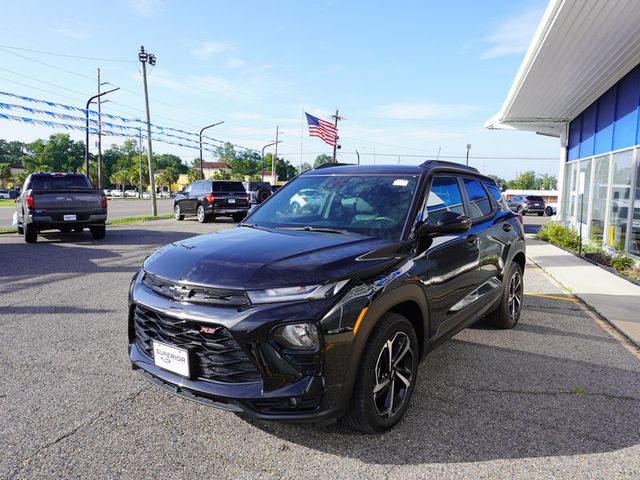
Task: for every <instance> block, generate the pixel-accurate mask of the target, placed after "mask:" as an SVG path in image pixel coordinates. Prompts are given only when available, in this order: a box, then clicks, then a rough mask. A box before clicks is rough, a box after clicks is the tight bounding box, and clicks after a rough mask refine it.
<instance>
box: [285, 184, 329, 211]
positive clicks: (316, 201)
mask: <svg viewBox="0 0 640 480" xmlns="http://www.w3.org/2000/svg"><path fill="white" fill-rule="evenodd" d="M322 202H323V195H322V193H321V192H318V191H317V190H314V189H312V188H305V189H302V190H300V191H299V192H297V193H296V194H295V195H293V196H292V197H291V200H290V201H289V204H290V207H291V210H292V211H294V212H302V211H306V212H313V211H317V210H318V209H319V208H320V205H321V204H322Z"/></svg>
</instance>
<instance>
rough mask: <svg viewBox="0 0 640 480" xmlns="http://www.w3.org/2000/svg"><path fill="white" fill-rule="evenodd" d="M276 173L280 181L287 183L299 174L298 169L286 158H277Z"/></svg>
mask: <svg viewBox="0 0 640 480" xmlns="http://www.w3.org/2000/svg"><path fill="white" fill-rule="evenodd" d="M276 173H277V174H278V179H279V180H284V181H285V182H287V181H289V180H291V179H292V178H293V177H295V176H296V175H297V174H298V169H297V168H296V167H294V166H293V165H291V163H289V161H287V160H285V159H284V158H276Z"/></svg>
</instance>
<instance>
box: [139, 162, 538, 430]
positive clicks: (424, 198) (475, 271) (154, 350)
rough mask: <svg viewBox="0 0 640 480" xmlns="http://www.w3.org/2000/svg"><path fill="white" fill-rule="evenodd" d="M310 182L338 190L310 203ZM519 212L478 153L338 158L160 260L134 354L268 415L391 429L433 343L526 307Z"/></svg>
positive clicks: (181, 381)
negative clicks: (468, 160)
mask: <svg viewBox="0 0 640 480" xmlns="http://www.w3.org/2000/svg"><path fill="white" fill-rule="evenodd" d="M305 191H306V192H308V191H313V192H317V194H318V195H320V196H321V197H322V198H321V199H320V200H318V199H317V198H316V196H317V195H316V196H314V200H313V201H307V202H305V203H303V204H301V203H300V202H298V199H299V198H300V197H302V196H304V194H301V192H303V193H304V192H305ZM294 205H295V206H294ZM519 219H521V217H520V216H518V215H515V214H514V213H513V212H511V211H510V210H509V208H508V207H507V205H506V204H505V203H504V200H503V199H502V196H501V194H500V191H499V190H498V188H497V186H496V184H495V183H494V181H493V180H492V179H490V178H488V177H485V176H482V175H480V174H479V173H478V171H477V170H475V169H473V168H469V167H464V166H460V165H457V164H453V163H448V162H437V161H428V162H425V163H424V164H422V165H421V166H400V165H397V166H380V165H374V166H352V165H335V164H328V165H323V166H322V167H320V168H317V169H315V170H311V171H308V172H305V173H304V174H302V175H300V176H298V177H297V178H295V179H294V180H292V181H290V182H289V183H288V184H286V185H285V186H283V187H282V188H281V189H279V190H278V191H277V192H276V193H275V194H274V195H272V196H271V197H269V199H267V201H265V202H264V203H262V204H261V205H259V206H258V207H256V208H255V210H253V211H252V213H251V214H250V215H249V217H247V219H246V220H245V223H241V224H240V225H239V226H238V227H236V228H229V229H226V230H223V231H219V232H215V233H211V234H209V235H204V236H199V237H194V238H191V239H188V240H184V241H181V242H177V243H173V244H170V245H167V246H165V247H164V248H161V249H160V250H158V251H156V252H155V253H153V254H152V255H151V256H149V257H148V258H147V259H146V260H145V262H144V265H143V268H142V270H141V271H140V272H139V273H138V274H136V275H135V277H134V278H133V280H132V283H131V287H130V291H129V307H130V308H129V356H130V359H131V362H132V366H133V368H134V369H136V370H138V371H139V372H140V373H141V374H142V375H143V376H144V377H145V378H146V379H147V380H149V381H150V382H152V383H154V384H155V385H157V386H159V387H162V388H164V389H166V390H167V391H169V392H171V393H174V394H177V395H180V396H182V397H185V398H188V399H191V400H196V401H199V402H202V403H205V404H208V405H211V406H214V407H218V408H222V409H226V410H230V411H234V412H245V413H247V414H249V415H251V416H253V417H255V418H258V419H268V420H283V421H313V422H324V421H327V420H331V419H334V418H336V417H341V418H342V419H343V421H344V422H345V423H346V424H348V425H350V426H351V427H353V428H356V429H360V430H363V431H368V432H379V431H383V430H385V429H388V428H390V427H391V426H393V425H394V424H395V423H397V422H398V421H399V420H400V418H401V417H402V415H403V414H404V412H405V411H406V409H407V407H408V406H409V399H410V397H411V393H412V391H413V389H414V386H415V384H416V381H417V375H418V362H419V361H420V360H421V359H422V358H424V357H425V355H427V354H428V353H429V352H431V351H432V350H433V349H434V348H435V347H437V346H438V345H439V344H441V343H442V342H444V341H445V340H446V339H448V338H450V337H452V336H453V335H455V334H456V333H457V332H459V331H460V330H462V329H463V328H465V327H467V326H468V325H470V324H472V323H474V322H476V321H477V320H478V319H480V318H482V317H486V318H487V320H488V322H489V323H490V324H491V325H493V326H495V327H497V328H512V327H513V326H515V325H516V323H517V322H518V318H519V316H520V310H521V307H522V297H523V271H524V267H525V244H524V234H523V229H522V224H521V223H520V220H519ZM478 361H482V359H478Z"/></svg>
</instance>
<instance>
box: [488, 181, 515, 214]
mask: <svg viewBox="0 0 640 480" xmlns="http://www.w3.org/2000/svg"><path fill="white" fill-rule="evenodd" d="M484 186H485V187H487V190H489V193H490V194H491V196H493V198H495V199H496V202H498V205H500V207H501V208H502V209H503V210H508V209H509V208H508V207H507V202H506V201H505V200H504V197H503V196H502V193H501V192H500V189H498V186H497V185H496V184H494V183H491V182H484Z"/></svg>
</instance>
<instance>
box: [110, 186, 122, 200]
mask: <svg viewBox="0 0 640 480" xmlns="http://www.w3.org/2000/svg"><path fill="white" fill-rule="evenodd" d="M111 196H112V197H113V198H122V197H124V192H123V191H122V190H120V189H118V188H114V189H113V190H111Z"/></svg>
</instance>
